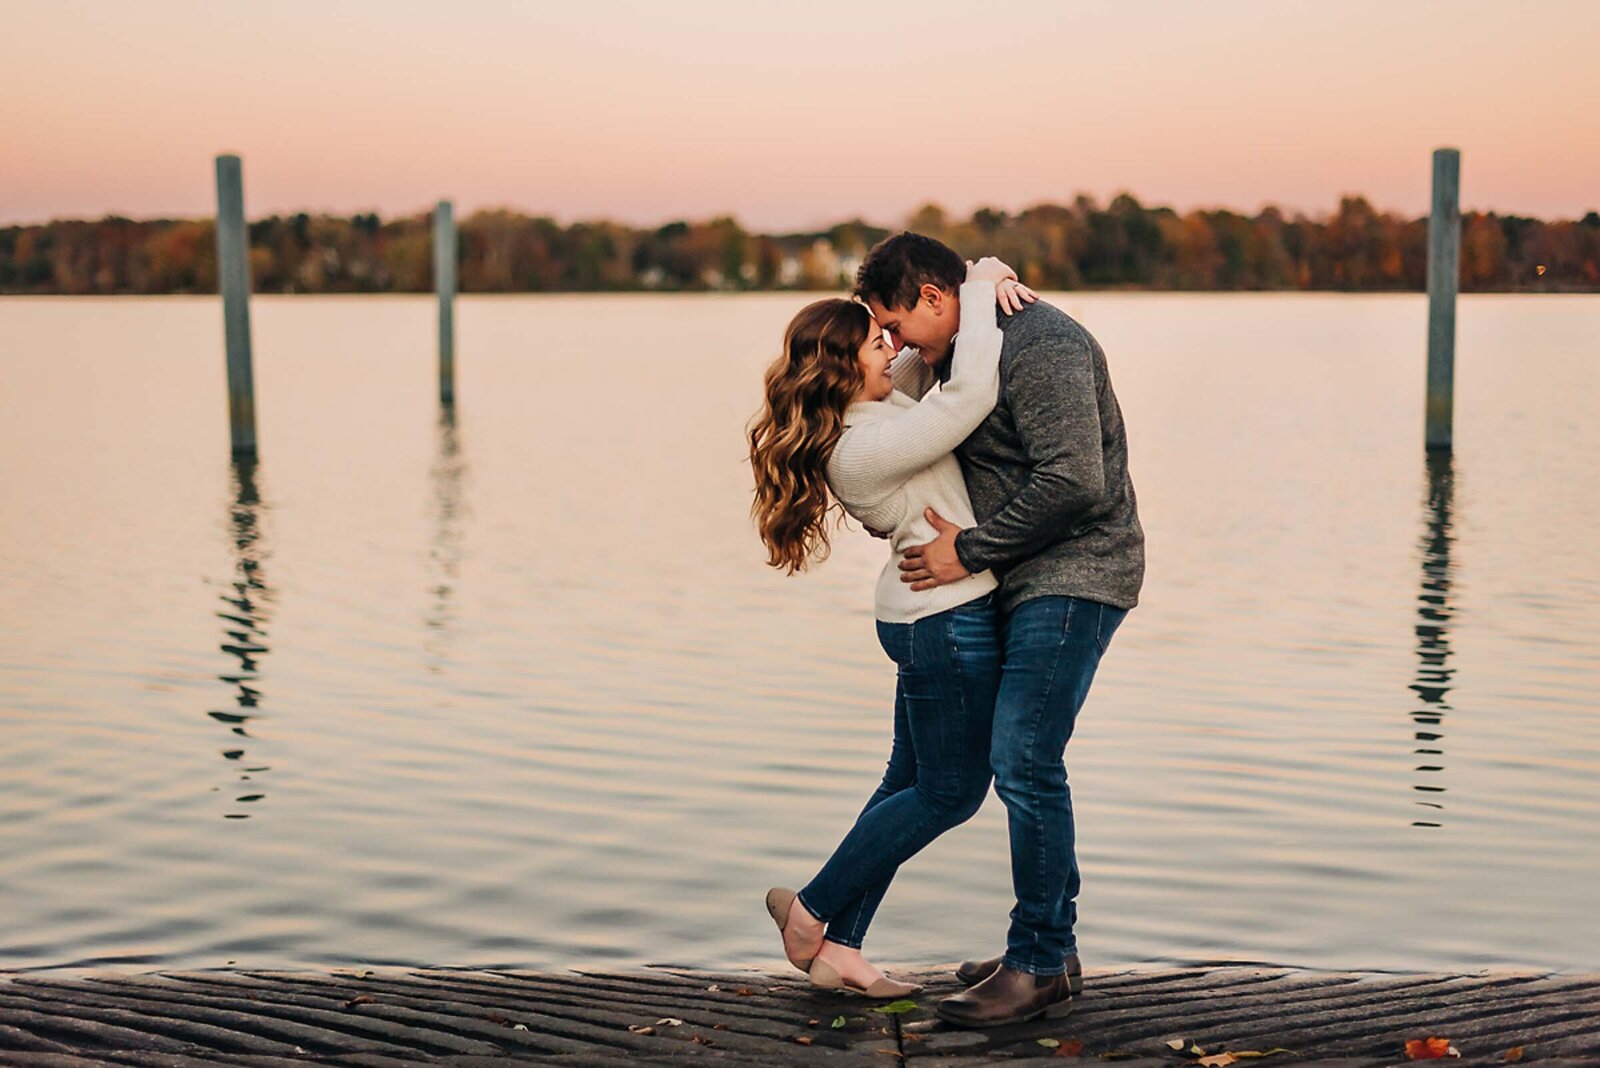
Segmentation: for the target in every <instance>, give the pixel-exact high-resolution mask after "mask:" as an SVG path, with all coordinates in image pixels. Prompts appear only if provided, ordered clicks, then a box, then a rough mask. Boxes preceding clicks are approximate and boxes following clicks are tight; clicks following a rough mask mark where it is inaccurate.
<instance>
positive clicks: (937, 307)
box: [917, 282, 949, 315]
mask: <svg viewBox="0 0 1600 1068" xmlns="http://www.w3.org/2000/svg"><path fill="white" fill-rule="evenodd" d="M917 299H918V300H925V301H927V302H928V304H929V306H930V307H931V308H932V309H933V314H935V315H938V314H939V313H940V312H941V311H943V310H944V305H945V302H946V301H947V300H948V299H949V294H947V293H946V292H945V291H944V290H942V289H940V288H939V287H938V286H936V285H934V284H933V283H932V282H924V283H923V284H922V288H921V289H919V290H917Z"/></svg>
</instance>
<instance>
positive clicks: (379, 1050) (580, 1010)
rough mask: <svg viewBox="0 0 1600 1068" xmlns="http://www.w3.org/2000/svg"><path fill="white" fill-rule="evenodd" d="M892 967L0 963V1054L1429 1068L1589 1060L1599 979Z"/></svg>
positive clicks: (193, 1067)
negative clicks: (1058, 988) (1064, 984)
mask: <svg viewBox="0 0 1600 1068" xmlns="http://www.w3.org/2000/svg"><path fill="white" fill-rule="evenodd" d="M896 975H897V977H901V978H915V979H916V980H918V981H921V982H924V983H927V984H928V985H927V987H926V989H924V990H923V992H922V993H920V994H918V995H917V997H916V998H914V999H912V1000H914V1001H915V1003H916V1004H915V1007H911V1008H905V1007H904V1006H902V1008H905V1011H903V1012H899V1013H896V1012H880V1011H876V1010H875V1007H874V1004H873V1003H869V1002H864V1001H862V1000H860V999H858V998H854V997H851V996H849V995H841V994H824V993H821V992H814V991H812V990H810V989H809V988H808V987H807V986H806V985H805V982H804V978H803V977H802V976H800V975H799V973H791V974H784V975H773V974H767V973H762V972H738V973H721V972H716V973H714V972H705V971H696V970H691V969H679V968H652V969H648V970H643V971H637V972H619V973H599V972H566V973H535V972H518V971H490V970H454V969H439V968H429V969H397V968H379V969H373V970H365V969H362V970H355V969H351V970H344V969H338V970H333V971H328V972H314V973H307V972H284V971H256V970H250V969H229V970H225V971H157V972H115V971H105V972H95V973H81V972H80V973H74V974H72V975H71V976H66V975H53V974H51V973H50V972H29V973H0V1064H4V1065H32V1066H41V1068H43V1066H50V1068H85V1066H87V1065H100V1064H123V1065H162V1066H166V1068H198V1066H200V1065H249V1066H252V1068H290V1066H293V1065H306V1064H329V1065H333V1064H337V1065H352V1066H363V1068H381V1066H393V1065H402V1064H406V1065H411V1064H416V1063H418V1062H423V1063H440V1064H448V1065H459V1066H469V1065H470V1066H499V1065H506V1064H509V1063H514V1062H518V1061H537V1062H539V1063H544V1064H551V1065H596V1066H610V1065H616V1066H621V1065H627V1066H630V1068H636V1066H639V1065H659V1064H667V1063H672V1064H680V1063H692V1062H693V1061H694V1060H696V1059H698V1060H699V1061H700V1062H702V1063H711V1062H718V1063H723V1064H737V1065H807V1064H827V1065H836V1066H840V1068H848V1066H872V1068H894V1066H897V1065H898V1066H904V1065H906V1064H907V1063H908V1062H912V1063H926V1064H927V1065H928V1068H933V1066H934V1065H935V1064H936V1063H937V1064H939V1065H944V1066H949V1068H955V1066H967V1065H978V1064H993V1063H999V1062H1002V1061H1006V1060H1010V1059H1013V1058H1018V1057H1022V1058H1052V1059H1058V1060H1066V1061H1068V1062H1070V1063H1079V1064H1091V1063H1094V1064H1100V1063H1119V1064H1121V1065H1124V1066H1125V1068H1152V1066H1157V1065H1159V1066H1162V1068H1176V1066H1183V1065H1195V1066H1199V1068H1212V1066H1213V1065H1216V1064H1223V1063H1227V1062H1226V1058H1225V1057H1223V1056H1222V1055H1225V1054H1226V1055H1234V1056H1238V1057H1240V1059H1239V1060H1238V1061H1237V1063H1238V1064H1240V1065H1243V1066H1245V1068H1253V1066H1256V1065H1260V1066H1261V1068H1275V1066H1277V1065H1289V1064H1295V1065H1306V1064H1318V1065H1344V1066H1358V1065H1359V1066H1366V1065H1392V1064H1405V1063H1409V1061H1408V1058H1407V1054H1406V1042H1407V1041H1408V1040H1417V1039H1427V1038H1429V1037H1436V1038H1442V1039H1445V1040H1447V1041H1448V1044H1449V1045H1450V1046H1453V1047H1454V1048H1455V1049H1456V1050H1457V1051H1458V1052H1459V1054H1460V1059H1456V1058H1453V1057H1452V1058H1450V1059H1447V1060H1444V1061H1443V1062H1442V1063H1444V1064H1449V1065H1491V1064H1492V1065H1502V1064H1507V1063H1533V1062H1540V1063H1543V1064H1547V1065H1574V1066H1576V1065H1591V1066H1592V1065H1600V975H1543V974H1523V973H1505V972H1498V973H1491V974H1483V975H1439V974H1417V973H1408V974H1394V973H1334V972H1318V971H1306V970H1297V969H1286V968H1268V967H1250V966H1240V965H1217V966H1214V967H1196V968H1185V969H1176V970H1161V971H1149V970H1133V971H1108V970H1101V971H1094V970H1091V971H1089V972H1088V973H1086V976H1085V981H1086V989H1085V991H1084V994H1083V996H1082V997H1081V998H1079V999H1078V1002H1077V1004H1076V1006H1075V1008H1074V1010H1073V1011H1072V1013H1071V1014H1070V1015H1069V1016H1067V1017H1065V1018H1063V1019H1059V1020H1053V1021H1046V1020H1040V1021H1036V1022H1034V1023H1029V1024H1020V1025H1017V1026H1013V1027H1007V1028H1002V1029H998V1030H991V1031H964V1030H959V1029H955V1028H950V1027H948V1026H946V1025H944V1024H941V1023H938V1022H936V1020H935V1018H934V1015H933V1012H932V1005H933V1003H934V1002H935V1001H936V1000H937V999H938V998H940V997H943V996H945V995H946V994H949V993H952V992H954V991H955V990H957V989H958V988H957V987H956V985H955V983H954V981H953V980H952V978H951V976H950V973H949V971H948V970H945V971H939V972H928V973H922V974H917V975H907V974H906V973H903V972H897V973H896ZM1174 1044H1176V1045H1178V1046H1179V1047H1180V1048H1178V1049H1174V1048H1172V1047H1173V1045H1174ZM1196 1049H1198V1050H1201V1051H1203V1052H1199V1053H1197V1052H1195V1050H1196ZM1249 1054H1260V1055H1262V1056H1250V1055H1249ZM1206 1058H1217V1059H1215V1060H1210V1061H1208V1060H1207V1059H1206Z"/></svg>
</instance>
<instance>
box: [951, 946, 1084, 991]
mask: <svg viewBox="0 0 1600 1068" xmlns="http://www.w3.org/2000/svg"><path fill="white" fill-rule="evenodd" d="M1004 959H1005V956H1004V954H1002V955H1001V956H998V957H990V958H989V959H988V960H964V961H962V962H961V963H960V964H958V965H956V982H958V983H960V984H961V985H962V986H971V985H972V984H973V983H981V982H983V981H984V980H985V979H987V978H989V976H991V975H993V974H994V972H995V969H996V968H998V967H1000V962H1001V961H1002V960H1004ZM1063 959H1064V960H1065V962H1066V965H1067V983H1068V985H1070V986H1071V987H1072V992H1073V993H1074V994H1081V993H1083V965H1082V964H1080V963H1079V962H1078V955H1077V954H1076V953H1074V954H1072V955H1071V956H1070V957H1065V958H1063Z"/></svg>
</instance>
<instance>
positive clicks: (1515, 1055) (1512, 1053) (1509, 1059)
mask: <svg viewBox="0 0 1600 1068" xmlns="http://www.w3.org/2000/svg"><path fill="white" fill-rule="evenodd" d="M1501 1059H1502V1060H1504V1061H1505V1062H1506V1063H1507V1064H1516V1063H1517V1062H1518V1061H1520V1060H1521V1059H1522V1047H1521V1046H1512V1047H1511V1048H1510V1049H1508V1050H1506V1055H1505V1056H1504V1057H1502V1058H1501Z"/></svg>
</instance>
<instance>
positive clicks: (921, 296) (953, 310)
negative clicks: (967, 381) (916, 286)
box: [867, 285, 961, 367]
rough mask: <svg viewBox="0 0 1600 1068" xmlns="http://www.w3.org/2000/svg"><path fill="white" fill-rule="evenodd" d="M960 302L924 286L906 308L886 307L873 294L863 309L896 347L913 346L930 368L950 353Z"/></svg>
mask: <svg viewBox="0 0 1600 1068" xmlns="http://www.w3.org/2000/svg"><path fill="white" fill-rule="evenodd" d="M960 304H961V302H960V301H959V300H958V299H957V297H956V295H955V294H954V293H946V292H945V291H944V290H942V289H940V288H939V287H938V286H934V285H925V286H923V287H922V291H921V292H920V293H918V294H917V303H916V304H915V305H913V306H912V307H910V308H890V307H886V306H885V305H884V304H883V302H882V301H880V300H878V299H877V298H876V297H874V298H873V299H871V300H869V301H867V310H868V311H870V312H872V317H873V318H874V319H876V320H877V321H878V322H879V323H880V324H882V326H883V328H884V329H885V330H887V331H888V332H889V340H890V341H891V342H892V343H893V344H894V347H895V348H896V349H902V348H904V347H905V346H907V345H911V346H914V347H915V348H917V349H918V350H919V351H920V352H921V354H922V360H923V362H924V363H926V364H927V365H928V366H929V367H933V366H936V365H937V364H939V363H942V362H943V361H944V358H945V357H946V356H948V355H950V342H951V339H952V338H954V337H955V336H956V329H957V327H958V326H959V325H960V322H961V310H960Z"/></svg>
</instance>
